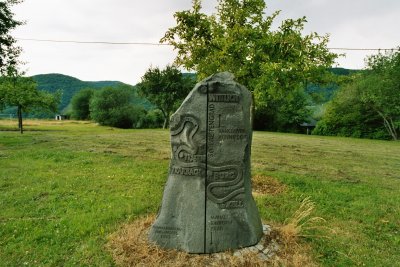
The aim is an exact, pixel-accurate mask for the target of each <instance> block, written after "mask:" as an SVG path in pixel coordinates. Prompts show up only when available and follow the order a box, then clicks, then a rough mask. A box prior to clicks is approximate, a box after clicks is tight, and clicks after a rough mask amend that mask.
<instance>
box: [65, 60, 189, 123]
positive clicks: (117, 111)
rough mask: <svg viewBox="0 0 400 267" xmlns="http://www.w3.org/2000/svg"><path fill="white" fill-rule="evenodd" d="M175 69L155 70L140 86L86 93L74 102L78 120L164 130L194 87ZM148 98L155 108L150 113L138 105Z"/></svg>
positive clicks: (187, 78) (87, 90)
mask: <svg viewBox="0 0 400 267" xmlns="http://www.w3.org/2000/svg"><path fill="white" fill-rule="evenodd" d="M194 82H195V81H194V79H193V78H192V77H186V76H184V75H182V73H181V72H180V71H179V70H178V69H177V68H175V67H173V66H167V67H166V68H165V69H159V68H158V67H155V68H153V67H151V68H149V69H148V70H147V72H146V73H145V74H144V76H143V77H142V81H141V82H140V83H139V84H138V85H137V86H136V87H132V86H129V85H119V86H117V87H105V88H103V89H101V90H94V89H90V88H87V89H83V90H80V91H79V92H78V93H76V94H75V95H74V96H73V97H72V99H71V110H72V111H71V115H72V118H74V119H79V120H88V119H91V120H93V121H96V122H98V123H99V124H101V125H107V126H113V127H118V128H161V127H164V128H165V127H166V126H167V125H168V121H169V116H170V115H171V113H172V111H173V110H174V109H176V108H177V107H178V106H179V105H180V103H181V102H182V100H183V98H184V97H185V96H186V95H187V94H188V93H189V91H190V90H191V89H192V87H193V85H194ZM139 96H140V97H146V98H147V99H148V100H149V101H151V102H152V103H153V104H154V105H155V107H153V108H152V109H150V110H148V109H145V108H144V106H143V105H139V104H137V103H135V99H137V98H138V97H139Z"/></svg>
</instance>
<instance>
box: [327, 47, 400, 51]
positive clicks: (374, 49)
mask: <svg viewBox="0 0 400 267" xmlns="http://www.w3.org/2000/svg"><path fill="white" fill-rule="evenodd" d="M328 49H329V50H350V51H397V50H399V51H400V48H345V47H328Z"/></svg>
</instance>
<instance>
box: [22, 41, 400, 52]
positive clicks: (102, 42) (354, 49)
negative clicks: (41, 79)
mask: <svg viewBox="0 0 400 267" xmlns="http://www.w3.org/2000/svg"><path fill="white" fill-rule="evenodd" d="M15 39H17V40H20V41H33V42H50V43H75V44H107V45H151V46H172V45H170V44H163V43H152V42H108V41H76V40H54V39H36V38H15ZM328 49H329V50H342V51H400V48H349V47H328Z"/></svg>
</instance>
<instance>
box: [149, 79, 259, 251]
mask: <svg viewBox="0 0 400 267" xmlns="http://www.w3.org/2000/svg"><path fill="white" fill-rule="evenodd" d="M233 78H234V77H233V75H232V74H230V73H227V72H224V73H218V74H215V75H213V76H211V77H209V78H207V79H205V80H203V81H201V82H200V83H198V84H197V85H196V86H195V87H194V89H193V90H192V91H191V92H190V94H189V95H188V96H187V97H186V99H185V100H184V102H183V104H182V105H181V106H180V108H179V109H178V110H177V111H176V112H175V113H174V114H173V115H172V117H171V123H170V129H171V146H172V158H171V163H170V167H169V174H168V180H167V183H166V185H165V189H164V195H163V200H162V205H161V208H160V211H159V214H158V216H157V219H156V221H155V222H154V224H153V225H152V227H151V229H150V233H149V239H150V241H151V242H154V243H156V244H158V245H159V246H161V247H163V248H172V249H178V250H184V251H187V252H190V253H213V252H220V251H225V250H229V249H236V248H241V247H247V246H252V245H254V244H256V243H257V242H258V241H259V240H260V238H261V236H262V224H261V220H260V217H259V213H258V210H257V206H256V204H255V202H254V199H253V197H252V194H251V172H250V152H251V139H252V128H251V126H252V125H251V106H252V97H251V93H250V92H249V91H248V90H247V89H246V88H245V87H244V86H242V85H240V84H238V83H236V82H235V81H234V80H233Z"/></svg>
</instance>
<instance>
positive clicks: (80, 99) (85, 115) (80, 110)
mask: <svg viewBox="0 0 400 267" xmlns="http://www.w3.org/2000/svg"><path fill="white" fill-rule="evenodd" d="M94 92H95V91H94V90H93V89H91V88H86V89H83V90H80V91H78V93H76V94H75V95H74V96H73V97H72V99H71V108H72V117H73V118H74V119H77V120H88V119H90V109H89V103H90V100H91V99H92V96H93V94H94Z"/></svg>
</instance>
